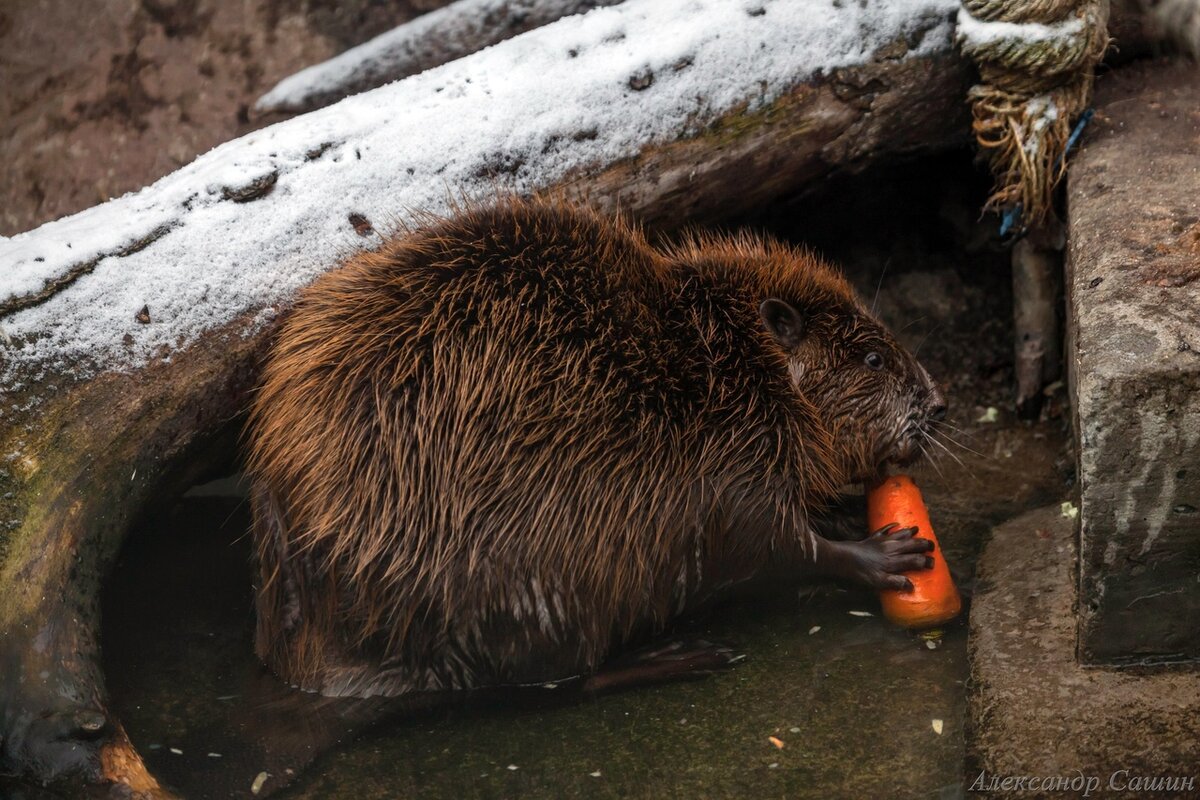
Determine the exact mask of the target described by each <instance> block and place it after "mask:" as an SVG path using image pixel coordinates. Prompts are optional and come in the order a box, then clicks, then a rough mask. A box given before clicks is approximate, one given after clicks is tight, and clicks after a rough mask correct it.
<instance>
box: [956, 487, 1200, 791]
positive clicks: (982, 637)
mask: <svg viewBox="0 0 1200 800" xmlns="http://www.w3.org/2000/svg"><path fill="white" fill-rule="evenodd" d="M1075 536H1076V522H1075V521H1074V520H1071V519H1069V518H1067V517H1065V516H1064V515H1063V513H1062V509H1061V508H1060V507H1059V506H1053V507H1048V508H1042V509H1037V510H1034V511H1030V512H1028V513H1026V514H1024V515H1022V516H1020V517H1018V518H1016V519H1014V520H1011V521H1009V522H1006V523H1004V524H1003V525H1001V526H999V527H997V528H996V529H995V530H994V531H993V533H992V537H991V540H990V541H989V543H988V544H987V546H986V547H985V549H984V552H983V555H982V557H981V558H980V560H979V564H978V573H977V574H978V579H977V582H976V593H975V597H974V602H973V604H972V608H971V618H970V633H969V645H968V649H969V657H970V660H971V681H970V683H969V686H970V689H969V696H968V708H969V715H970V718H969V723H968V733H967V770H966V775H965V777H964V781H963V786H964V788H965V789H966V795H967V796H968V797H971V796H986V797H1014V798H1015V797H1021V798H1029V797H1079V796H1088V797H1112V796H1120V797H1129V796H1136V797H1142V796H1145V797H1200V753H1198V750H1197V748H1198V747H1200V744H1198V742H1200V672H1197V671H1196V670H1193V669H1179V668H1173V669H1164V668H1158V669H1157V670H1149V669H1146V668H1142V669H1141V670H1132V669H1124V670H1116V669H1097V668H1089V667H1084V666H1080V665H1079V663H1078V662H1077V661H1076V659H1075V601H1076V584H1075V581H1074V564H1075V557H1076V545H1075ZM1147 781H1154V782H1155V783H1149V782H1147ZM1075 782H1078V785H1076V783H1075ZM1152 787H1154V788H1152ZM976 792H982V793H983V794H982V795H975V793H976Z"/></svg>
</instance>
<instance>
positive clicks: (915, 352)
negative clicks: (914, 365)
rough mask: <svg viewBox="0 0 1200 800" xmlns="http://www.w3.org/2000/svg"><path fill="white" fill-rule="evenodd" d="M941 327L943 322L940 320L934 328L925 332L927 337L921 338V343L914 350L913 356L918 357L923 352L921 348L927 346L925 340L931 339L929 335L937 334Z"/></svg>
mask: <svg viewBox="0 0 1200 800" xmlns="http://www.w3.org/2000/svg"><path fill="white" fill-rule="evenodd" d="M940 327H942V323H940V322H939V323H938V324H937V325H934V326H933V329H932V330H930V331H929V333H927V334H925V338H924V339H922V340H921V343H920V344H919V345H917V349H916V350H914V351H913V358H916V357H917V356H919V355H920V354H921V348H922V347H924V346H925V342H927V341H929V337H930V336H933V334H935V333H936V332H937V330H938V328H940Z"/></svg>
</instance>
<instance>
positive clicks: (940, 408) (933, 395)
mask: <svg viewBox="0 0 1200 800" xmlns="http://www.w3.org/2000/svg"><path fill="white" fill-rule="evenodd" d="M925 407H926V408H928V409H929V418H930V419H931V420H933V421H934V422H941V421H942V420H944V419H945V418H946V398H945V397H944V396H943V395H942V393H941V391H940V390H939V389H938V387H937V386H936V385H935V384H933V382H932V381H930V386H929V397H928V399H927V400H926V401H925Z"/></svg>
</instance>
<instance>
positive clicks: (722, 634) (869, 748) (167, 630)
mask: <svg viewBox="0 0 1200 800" xmlns="http://www.w3.org/2000/svg"><path fill="white" fill-rule="evenodd" d="M247 522H248V520H247V519H246V510H245V506H244V504H242V503H241V502H240V501H239V500H237V499H230V498H203V499H185V500H182V501H181V502H180V503H179V504H178V505H177V506H176V507H175V509H174V510H173V511H172V512H171V513H170V515H169V516H168V517H167V518H166V519H163V520H161V522H160V523H159V524H161V525H162V528H163V530H162V531H161V532H160V533H161V534H166V535H158V536H154V537H152V538H147V539H145V540H144V541H143V542H142V543H141V544H140V546H135V548H133V549H132V550H131V551H130V552H128V553H127V556H126V557H125V558H124V559H123V560H122V562H121V564H120V566H119V567H118V569H117V572H116V574H115V575H114V578H113V581H112V587H113V588H112V590H111V591H110V593H109V596H108V598H107V605H106V614H107V619H108V625H107V626H106V632H105V641H104V646H105V653H106V656H107V672H108V675H109V681H110V690H111V692H112V699H113V702H114V704H115V706H116V710H117V712H118V715H119V716H120V718H121V719H122V720H123V721H124V723H125V725H126V727H127V729H128V730H129V733H130V736H131V738H132V739H133V741H134V743H135V745H137V746H138V748H139V749H140V750H141V751H142V753H143V754H144V755H145V757H146V758H147V761H148V762H149V765H150V767H151V770H152V771H154V772H155V774H157V775H158V776H160V777H161V778H162V779H163V780H165V781H166V782H167V783H168V784H170V785H172V786H174V787H175V788H177V789H179V790H181V791H182V792H183V793H184V794H185V795H186V796H188V797H201V796H210V794H209V793H210V792H211V791H214V790H215V791H219V792H228V791H229V790H230V787H233V788H236V787H237V784H238V783H239V780H238V779H237V778H234V777H232V776H230V775H228V771H229V770H231V769H238V770H240V771H241V772H242V774H241V776H240V783H241V784H242V785H243V787H244V790H248V789H249V787H250V786H251V784H252V782H253V781H254V778H255V777H256V776H257V774H258V772H259V771H260V770H259V766H260V765H258V764H256V763H254V756H255V755H256V754H260V751H259V750H258V748H259V747H260V746H261V742H260V741H259V740H260V738H261V737H264V736H265V737H267V738H268V739H269V738H270V737H271V736H273V735H278V731H275V730H273V728H272V726H271V725H270V724H265V725H263V726H262V727H263V729H262V730H261V731H260V730H254V729H253V724H254V721H253V720H249V721H247V720H246V719H245V718H244V717H243V715H244V713H245V710H246V709H245V704H246V703H248V702H257V700H256V699H255V698H250V697H247V696H246V695H245V694H244V693H245V691H246V683H245V675H246V673H247V672H248V671H252V670H254V669H255V664H254V662H253V659H252V656H251V652H250V651H251V641H250V637H251V631H252V629H251V624H252V609H251V605H250V594H249V573H248V570H247V568H246V562H247V559H248V555H249V554H248V547H247V546H246V541H245V539H244V538H241V539H240V540H239V539H238V536H239V535H240V534H241V533H242V532H243V531H244V530H245V527H246V525H247ZM877 605H878V604H877V601H876V599H875V597H874V596H873V595H872V594H871V593H869V592H851V591H838V590H836V589H829V590H825V591H821V592H818V593H816V594H806V595H804V596H801V594H800V593H799V592H794V593H789V595H788V596H786V597H780V598H779V599H778V600H776V601H774V602H767V601H748V602H742V603H737V604H733V605H729V606H726V607H724V608H721V609H718V610H717V611H716V612H715V613H714V614H713V615H712V616H711V617H710V618H708V619H706V620H703V621H699V622H695V623H693V624H691V625H689V626H686V628H685V632H687V633H697V634H700V635H704V636H707V637H709V638H712V639H716V640H719V641H723V642H728V643H732V644H735V645H736V646H737V647H738V648H739V650H740V651H741V652H744V653H746V654H747V659H746V661H745V662H743V663H742V664H740V665H738V666H737V667H736V668H734V669H732V670H730V671H729V672H727V673H723V674H719V675H715V676H711V677H708V678H706V679H703V680H697V681H692V682H686V683H681V684H674V685H666V686H658V687H647V688H645V689H637V690H630V691H626V692H623V693H620V694H615V695H612V696H602V697H599V698H590V699H582V698H581V699H578V700H577V701H569V700H566V701H559V702H555V700H556V699H551V698H550V697H549V696H548V695H550V694H551V693H552V692H551V691H550V690H539V691H538V693H537V694H538V695H539V696H537V697H530V696H529V695H528V693H525V694H522V695H518V696H516V697H515V698H513V700H514V701H513V702H511V703H506V702H503V701H502V700H499V701H498V700H490V701H488V702H485V703H482V704H480V705H479V706H478V707H472V706H469V705H468V706H465V707H455V708H453V709H450V710H446V711H441V712H435V713H433V714H424V715H421V716H419V717H418V718H417V719H404V718H400V719H395V720H392V721H388V722H385V723H383V724H381V725H379V726H378V727H377V728H375V729H374V730H372V731H370V732H368V733H367V734H365V735H363V736H362V737H361V738H359V739H358V740H357V741H355V742H353V743H351V744H348V745H344V746H341V747H339V748H335V749H334V750H333V751H332V752H331V753H329V754H327V755H326V757H324V758H323V759H320V760H319V761H318V763H317V764H316V765H315V766H314V767H313V768H312V769H310V770H309V771H308V773H307V774H306V775H305V776H303V777H302V779H301V780H300V781H299V782H298V784H297V785H296V786H295V787H294V788H293V789H292V790H291V791H290V792H288V793H287V794H286V796H287V797H295V798H325V797H339V798H340V797H345V798H375V797H379V798H384V797H396V796H406V797H411V796H420V797H423V798H443V797H444V798H460V797H497V798H499V797H516V796H521V797H530V796H532V797H561V796H565V795H575V796H578V795H584V794H586V795H588V796H597V797H662V796H668V795H674V794H683V795H687V796H697V797H699V796H707V797H741V796H751V795H752V796H765V797H771V796H780V797H784V796H786V797H810V796H811V797H817V796H821V797H828V796H830V793H833V794H834V795H836V796H870V795H880V794H888V795H890V796H912V797H917V796H941V795H943V794H944V795H948V796H954V795H955V793H956V792H957V786H958V781H959V772H960V769H961V767H960V765H961V761H962V755H963V754H962V713H963V701H962V696H963V687H962V682H963V680H965V678H966V661H965V630H964V627H963V626H962V625H961V624H960V625H954V626H951V627H950V628H948V629H947V630H946V633H945V636H944V638H943V639H942V640H941V641H940V642H939V643H938V644H939V647H938V648H937V649H929V646H928V645H927V644H926V642H925V640H923V639H921V638H919V637H917V636H915V635H913V634H910V633H908V632H905V631H902V630H899V629H897V628H894V627H892V626H891V625H889V624H887V623H886V622H885V621H883V620H882V619H881V618H880V617H879V616H856V615H853V614H851V613H850V612H851V611H858V612H867V613H870V614H872V615H876V614H877V613H878V609H877ZM814 628H819V630H815V631H814V630H813V629H814ZM300 697H301V699H304V698H306V697H307V696H304V695H301V696H300ZM935 719H937V720H942V725H943V728H942V732H941V734H940V735H939V734H938V733H936V732H935V731H934V729H933V720H935ZM260 721H261V719H260ZM771 736H774V737H776V738H777V739H778V740H780V741H781V742H782V743H783V745H784V746H783V747H782V749H781V748H779V747H777V746H776V745H775V744H773V743H772V742H771V741H770V739H769V737H771ZM267 746H268V747H269V742H268V743H267ZM172 748H174V749H175V750H180V751H182V752H181V753H175V752H173V751H172ZM247 750H249V751H251V752H250V753H247V752H245V751H247ZM210 753H215V754H219V755H209V754H210ZM247 755H249V758H247ZM264 763H265V761H264ZM234 764H236V767H234V766H231V765H234ZM514 767H515V768H514ZM594 773H599V774H598V775H596V774H594ZM218 785H219V787H218ZM221 796H224V795H221Z"/></svg>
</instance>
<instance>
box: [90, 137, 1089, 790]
mask: <svg viewBox="0 0 1200 800" xmlns="http://www.w3.org/2000/svg"><path fill="white" fill-rule="evenodd" d="M986 188H987V187H986V183H985V182H981V181H980V179H979V176H978V174H977V173H975V172H974V171H973V169H972V167H971V165H970V161H969V159H968V158H967V157H966V156H965V155H954V156H949V157H945V158H939V159H936V160H933V161H926V162H919V163H916V164H913V165H908V166H900V167H892V168H887V169H882V170H876V171H874V172H872V173H870V174H868V175H865V176H859V177H857V178H847V179H840V180H838V181H833V182H831V183H830V184H829V185H828V186H826V187H823V189H822V190H821V193H820V196H819V197H814V198H809V199H800V200H797V201H794V202H792V203H786V204H780V205H779V206H777V207H776V208H774V209H772V211H771V212H770V213H769V214H767V215H765V216H764V217H762V218H760V219H756V220H741V221H738V223H739V224H741V223H749V224H753V225H756V226H759V227H767V228H769V229H771V230H774V231H775V232H777V233H779V234H780V235H784V236H788V237H790V238H795V239H798V240H803V241H807V242H809V243H812V244H813V245H814V246H816V247H817V248H818V249H819V250H820V251H822V252H824V253H825V254H826V255H828V256H830V257H832V258H834V259H835V260H837V261H839V262H840V263H843V264H845V265H846V266H847V270H848V272H849V273H850V274H851V276H852V278H853V279H854V280H855V281H856V282H857V283H858V284H859V286H860V287H861V290H862V291H863V293H864V294H865V295H866V296H867V297H868V298H869V297H871V296H872V295H873V294H874V293H875V288H876V286H879V287H880V289H879V295H878V306H879V310H880V313H881V314H882V315H883V316H884V318H885V319H886V320H887V321H888V322H889V323H890V324H892V326H893V328H894V329H895V330H897V331H899V332H900V335H901V337H902V339H903V340H904V341H905V343H906V344H908V345H909V346H910V347H911V348H913V349H914V350H916V349H919V350H920V356H921V358H922V360H923V361H924V362H925V363H926V364H927V365H928V366H929V368H930V371H931V372H932V373H933V374H934V375H935V377H937V378H939V379H940V380H942V381H943V382H944V383H945V384H946V385H947V387H948V395H949V397H950V402H951V413H950V417H949V423H950V426H951V427H950V428H949V429H948V430H949V433H950V434H951V435H952V436H953V437H954V438H956V439H957V440H958V441H959V443H960V445H961V446H959V445H955V444H951V443H949V442H947V443H946V447H947V448H948V449H949V451H950V452H952V453H953V457H952V456H950V455H949V454H945V453H943V454H941V456H942V457H941V458H940V459H939V460H937V461H936V462H935V463H933V464H930V465H926V466H924V467H922V468H919V469H918V470H916V471H915V475H916V477H917V479H918V481H919V482H920V483H921V484H922V486H923V489H924V492H925V496H926V500H927V502H928V504H929V506H930V509H931V514H932V518H933V522H934V525H935V527H936V528H937V532H938V535H939V537H940V539H941V542H942V545H943V548H944V550H945V552H946V555H947V558H948V560H949V562H950V564H951V568H952V571H953V572H954V574H955V577H956V579H957V581H958V584H959V586H960V588H961V589H962V590H963V592H964V594H965V595H966V596H968V598H969V595H970V593H971V590H972V585H973V577H974V563H975V559H976V557H977V555H978V553H979V550H980V547H981V545H982V542H983V540H984V537H985V536H986V535H987V534H988V532H989V531H990V530H991V529H992V527H993V526H995V525H996V524H997V523H999V522H1001V521H1003V520H1006V519H1009V518H1011V517H1014V516H1016V515H1018V514H1020V513H1021V512H1023V511H1025V510H1027V509H1030V508H1035V507H1038V506H1043V505H1046V504H1047V503H1051V502H1060V501H1062V500H1066V499H1068V497H1069V495H1070V492H1071V488H1070V484H1071V480H1072V474H1071V470H1072V463H1073V460H1072V459H1071V458H1070V455H1069V452H1068V451H1067V449H1066V448H1067V447H1068V442H1067V435H1066V428H1065V423H1064V421H1063V419H1062V412H1063V410H1064V407H1063V404H1064V402H1065V400H1064V398H1063V396H1062V393H1061V391H1058V392H1055V391H1052V392H1051V393H1050V396H1049V398H1048V401H1047V404H1046V408H1045V409H1044V410H1043V418H1042V420H1041V421H1038V422H1033V423H1028V422H1021V421H1018V420H1016V419H1015V418H1014V417H1013V416H1012V415H1011V413H1010V411H1009V409H1010V408H1011V402H1010V400H1009V398H1010V391H1011V389H1010V386H1011V357H1010V355H1009V348H1010V347H1011V345H1010V342H1009V340H1008V336H1009V326H1008V322H1007V320H1008V313H1009V311H1008V309H1009V298H1008V272H1007V268H1006V263H1007V258H1006V256H1005V254H1004V253H1003V252H1002V250H1001V249H1000V248H999V246H998V244H997V243H996V242H995V241H994V238H993V236H992V234H991V231H993V230H994V221H993V220H990V219H985V220H983V221H982V222H980V221H978V220H977V212H976V211H975V209H977V208H978V204H979V202H981V201H982V197H983V195H984V192H985V190H986ZM960 462H961V463H960ZM247 526H248V509H247V506H246V503H245V502H244V501H243V500H242V499H240V498H239V497H237V496H229V495H228V494H226V495H225V496H221V495H220V494H218V495H215V496H214V495H209V496H191V497H185V498H182V499H180V500H179V501H178V502H177V503H176V504H175V505H174V506H173V507H172V508H170V509H169V510H168V511H165V512H163V513H161V514H159V515H156V516H155V517H153V518H151V519H149V520H148V521H147V523H146V525H145V526H144V530H143V531H141V532H140V534H139V535H138V536H136V537H134V538H133V539H132V540H131V542H130V544H129V545H128V546H127V548H126V550H125V552H124V554H123V556H122V558H121V561H120V563H119V565H118V567H117V570H116V572H115V574H114V576H113V578H112V580H111V581H110V588H109V590H108V594H107V598H106V606H105V622H106V624H105V633H104V651H105V660H106V670H107V675H108V680H109V688H110V691H111V694H112V701H113V704H114V707H115V711H116V712H117V715H118V716H119V718H120V719H122V720H123V722H124V724H125V725H126V727H127V729H128V732H129V735H130V737H131V738H132V740H133V742H134V743H135V745H137V747H138V748H139V750H140V751H141V752H142V753H143V754H144V755H145V757H146V759H147V761H148V763H149V766H150V768H151V769H152V771H154V772H155V773H156V774H157V775H158V776H159V777H160V778H162V779H163V780H164V781H165V782H166V783H168V784H169V785H171V786H173V787H174V788H176V789H178V790H179V791H180V792H181V793H182V794H184V795H185V796H186V797H189V798H201V797H228V796H231V795H234V794H238V795H241V796H250V789H251V787H252V785H253V784H254V782H255V779H256V777H258V776H259V773H260V772H263V771H268V772H269V771H272V770H274V771H278V770H279V769H280V765H281V764H283V763H286V761H280V759H279V758H278V757H277V754H278V753H279V752H282V751H284V750H288V749H292V750H295V749H296V748H298V747H300V748H303V747H306V746H307V745H308V744H309V743H317V745H316V746H317V749H318V750H322V751H325V752H323V754H320V755H319V756H318V758H317V761H316V763H315V764H314V765H312V766H311V767H310V768H308V769H306V770H304V771H303V772H302V774H301V775H300V777H299V778H298V780H297V781H296V782H295V783H294V784H293V785H292V787H291V788H290V789H288V790H286V791H285V792H284V794H283V795H282V796H283V797H287V798H293V799H299V798H305V799H307V798H314V799H315V798H367V799H368V800H369V799H370V798H385V797H408V796H419V797H422V798H443V797H444V798H460V797H485V798H492V797H495V798H502V797H518V796H519V797H547V798H549V797H563V796H589V797H591V796H596V797H663V796H692V797H744V796H754V797H790V798H796V797H799V798H807V797H814V798H816V797H821V798H826V797H883V796H886V797H892V798H905V797H957V796H960V795H962V794H963V788H962V770H963V758H964V752H963V750H964V746H963V721H964V714H965V710H966V701H965V691H964V685H963V684H964V681H965V680H966V678H967V674H968V668H967V661H966V653H967V649H966V632H965V625H964V624H963V623H962V621H961V620H960V621H959V622H958V623H956V624H953V625H951V626H949V627H948V628H947V629H946V630H945V631H944V635H943V637H942V638H941V639H938V640H935V641H933V642H928V641H926V640H925V639H923V638H921V637H918V636H916V635H914V634H911V633H908V632H905V631H902V630H899V629H897V628H894V627H892V626H890V625H889V624H888V623H887V622H885V621H884V620H883V619H882V618H881V617H880V616H879V615H878V602H877V600H876V598H875V596H874V595H873V594H872V593H870V592H866V591H860V590H857V589H847V588H844V587H835V586H821V587H807V588H798V589H797V590H796V591H791V592H788V593H786V594H784V595H780V596H777V597H773V598H771V599H769V600H756V601H748V602H741V603H736V604H729V605H726V606H724V607H721V608H718V609H717V610H715V611H714V612H713V613H712V614H711V615H709V616H707V617H706V618H703V619H698V620H692V621H689V622H687V623H685V624H684V625H682V626H681V628H680V630H679V631H677V633H680V634H683V635H702V636H704V637H706V638H710V639H714V640H719V641H722V642H728V643H731V644H734V645H736V646H737V648H738V649H739V650H740V651H741V652H744V653H745V654H746V656H747V658H746V660H745V661H744V662H743V663H741V664H740V665H738V666H737V667H736V668H734V669H732V670H731V671H729V672H727V673H722V674H719V675H715V676H712V677H709V678H706V679H704V680H700V681H695V682H690V683H681V684H674V685H664V686H657V687H647V688H644V689H637V690H630V691H626V692H624V693H620V694H614V695H610V696H602V697H595V698H587V699H584V698H579V697H572V696H569V695H562V694H560V695H555V694H554V693H553V692H550V691H546V690H539V691H535V692H532V693H530V692H526V693H522V694H520V695H510V696H504V697H501V698H493V699H491V700H489V701H487V702H485V703H478V704H474V705H465V706H459V707H455V708H452V709H446V710H441V711H435V712H432V713H424V714H421V715H415V716H414V715H408V716H404V715H401V716H399V717H397V718H394V719H391V720H388V721H386V722H384V723H381V724H379V725H377V726H375V727H374V728H372V729H371V730H369V731H367V732H366V733H362V734H361V735H360V734H354V735H345V734H344V733H343V731H342V727H343V726H342V725H341V724H340V723H338V722H337V721H336V720H335V721H331V717H330V715H329V710H328V709H325V711H323V712H322V714H323V715H318V714H316V713H315V712H314V713H312V714H308V713H307V712H305V710H304V709H305V704H306V703H308V704H311V703H312V702H313V699H312V698H311V697H309V696H304V695H294V696H292V698H291V701H292V708H291V709H290V710H289V711H288V713H286V714H284V713H273V712H272V710H271V709H270V708H263V707H262V706H263V703H264V701H263V700H262V698H261V696H257V695H255V691H256V690H254V689H248V688H247V687H248V685H252V684H253V683H254V681H259V683H258V684H257V685H259V686H261V685H262V684H261V676H260V674H259V671H258V667H257V665H256V664H255V662H254V659H253V656H252V654H251V650H252V647H251V636H252V626H253V611H252V602H251V601H252V589H251V585H250V571H249V568H248V561H249V543H248V541H247V536H246V531H247ZM248 676H249V678H248ZM248 680H249V681H250V683H248ZM297 709H299V711H297ZM335 714H336V712H335ZM771 737H774V740H772V738H771ZM337 738H341V739H343V740H344V741H343V742H342V743H341V744H339V745H337V746H334V747H332V748H326V746H325V740H334V739H337Z"/></svg>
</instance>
